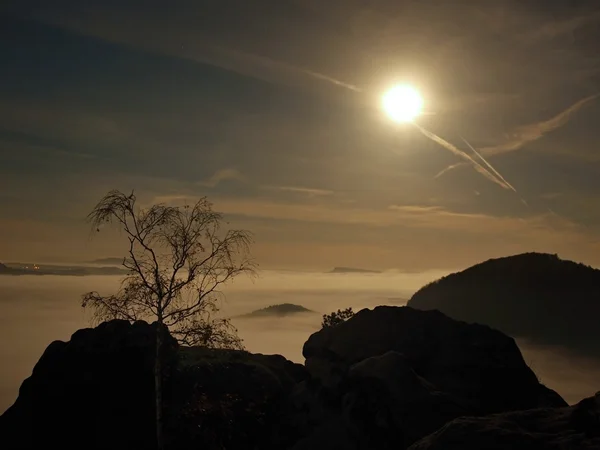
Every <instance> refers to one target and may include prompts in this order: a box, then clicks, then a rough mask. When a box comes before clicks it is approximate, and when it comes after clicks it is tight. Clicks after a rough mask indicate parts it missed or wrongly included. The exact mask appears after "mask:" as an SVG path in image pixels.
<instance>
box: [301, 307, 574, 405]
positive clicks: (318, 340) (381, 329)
mask: <svg viewBox="0 0 600 450" xmlns="http://www.w3.org/2000/svg"><path fill="white" fill-rule="evenodd" d="M389 351H393V352H397V353H400V354H402V355H403V358H404V360H405V361H406V364H408V365H409V366H410V368H411V369H412V370H413V371H414V373H415V374H416V375H418V376H419V377H421V378H423V379H424V380H426V381H427V382H428V383H430V384H431V385H432V386H434V387H435V388H436V389H437V390H439V391H441V392H445V393H448V394H452V395H454V396H456V397H458V398H461V399H463V400H465V401H467V402H469V403H470V404H471V405H472V406H473V408H474V409H475V410H477V411H479V412H480V413H482V414H490V413H494V412H504V411H510V410H518V409H530V408H536V407H539V406H564V405H566V403H565V402H564V400H562V398H560V396H559V395H558V394H556V393H555V392H554V391H551V390H549V389H547V388H545V387H544V386H543V385H541V384H540V383H539V381H538V379H537V377H536V375H535V373H534V372H533V371H532V370H531V369H530V368H529V367H528V366H527V364H526V363H525V361H524V360H523V357H522V355H521V352H520V351H519V348H518V347H517V345H516V343H515V341H514V339H512V338H510V337H508V336H506V335H505V334H503V333H501V332H499V331H497V330H494V329H491V328H489V327H487V326H483V325H477V324H467V323H464V322H459V321H456V320H453V319H450V318H449V317H447V316H445V315H444V314H442V313H440V312H439V311H419V310H415V309H412V308H409V307H393V306H379V307H377V308H375V309H373V310H369V309H364V310H362V311H360V312H358V313H357V314H355V315H354V317H353V318H351V319H350V320H348V321H346V322H344V323H341V324H339V325H337V326H334V327H330V328H325V329H322V330H320V331H318V332H316V333H314V334H313V335H312V336H310V338H309V339H308V341H307V342H306V343H305V344H304V348H303V354H304V357H305V358H306V367H307V369H308V370H309V371H310V372H311V373H312V374H313V375H314V376H315V377H317V378H320V379H321V380H323V382H324V383H325V384H326V385H335V384H336V383H337V380H338V379H341V378H342V377H343V374H344V373H345V372H346V371H347V370H348V369H349V368H350V366H352V365H353V364H356V363H358V362H360V361H363V360H365V359H367V358H371V357H373V356H379V355H383V354H385V353H387V352H389Z"/></svg>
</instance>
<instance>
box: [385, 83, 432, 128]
mask: <svg viewBox="0 0 600 450" xmlns="http://www.w3.org/2000/svg"><path fill="white" fill-rule="evenodd" d="M383 109H384V110H385V112H386V113H387V115H388V116H390V118H391V119H392V120H394V121H396V122H412V121H413V120H414V119H416V118H417V116H418V115H419V114H421V111H422V109H423V97H421V94H419V91H417V90H416V89H415V88H414V87H412V86H408V85H400V86H395V87H393V88H392V89H390V90H389V91H387V92H386V93H385V94H384V95H383Z"/></svg>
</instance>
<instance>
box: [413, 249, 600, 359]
mask: <svg viewBox="0 0 600 450" xmlns="http://www.w3.org/2000/svg"><path fill="white" fill-rule="evenodd" d="M408 306H411V307H413V308H418V309H422V310H431V309H437V310H440V311H442V312H443V313H444V314H447V315H448V316H450V317H452V318H454V319H458V320H464V321H467V322H476V323H483V324H486V325H489V326H492V327H495V328H498V329H499V330H501V331H503V332H505V333H508V334H510V335H511V336H519V337H526V338H529V339H530V340H532V341H536V342H540V343H544V344H558V345H563V346H566V347H569V348H570V349H572V350H575V351H579V352H581V353H585V354H588V355H592V356H595V355H598V354H600V327H599V326H598V321H599V320H600V319H599V318H600V270H597V269H593V268H591V267H588V266H585V265H583V264H578V263H575V262H572V261H566V260H562V259H560V258H558V256H557V255H550V254H543V253H524V254H520V255H515V256H509V257H506V258H499V259H491V260H489V261H486V262H483V263H481V264H477V265H475V266H473V267H470V268H468V269H466V270H464V271H462V272H458V273H454V274H451V275H448V276H445V277H443V278H441V279H440V280H438V281H434V282H433V283H430V284H428V285H427V286H425V287H423V288H421V289H420V290H419V291H418V292H416V293H415V294H414V295H413V296H412V298H411V299H410V301H409V302H408Z"/></svg>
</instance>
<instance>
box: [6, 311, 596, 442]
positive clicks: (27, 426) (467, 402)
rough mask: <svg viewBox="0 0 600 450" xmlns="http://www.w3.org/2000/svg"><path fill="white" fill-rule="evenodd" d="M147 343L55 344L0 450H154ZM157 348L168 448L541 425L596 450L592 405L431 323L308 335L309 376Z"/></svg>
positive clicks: (417, 318)
mask: <svg viewBox="0 0 600 450" xmlns="http://www.w3.org/2000/svg"><path fill="white" fill-rule="evenodd" d="M155 334H156V327H155V326H154V325H148V324H146V323H144V322H138V323H135V324H129V323H128V322H124V321H112V322H108V323H105V324H102V325H100V326H99V327H97V328H95V329H86V330H80V331H78V332H77V333H75V334H74V335H73V337H72V338H71V340H70V341H69V342H54V343H52V344H51V345H50V346H49V347H48V349H47V350H46V352H45V353H44V355H43V356H42V358H41V359H40V361H39V362H38V364H37V365H36V367H35V368H34V370H33V374H32V376H31V377H30V378H28V379H27V380H25V381H24V382H23V385H22V387H21V390H20V392H19V398H18V399H17V401H16V402H15V404H14V405H13V406H12V407H11V408H10V409H9V410H8V411H7V412H6V413H5V414H4V415H3V416H1V417H0V439H2V441H1V442H0V445H1V447H2V448H8V449H39V448H49V447H58V448H86V449H109V448H110V449H142V450H144V449H150V450H151V449H154V448H155V439H154V436H155V428H154V415H155V410H154V379H153V362H154V348H155V347H154V337H155ZM165 341H166V345H165V353H164V355H163V357H164V360H165V362H166V364H165V370H164V373H163V380H164V392H163V394H164V399H163V400H164V409H163V411H164V430H165V442H166V448H167V449H182V450H183V449H195V448H202V449H208V450H213V449H214V450H217V449H219V450H221V449H228V450H237V449H240V450H241V449H253V450H271V449H272V450H275V449H278V450H279V449H294V450H303V449H307V450H319V449H327V450H329V449H348V450H352V449H355V450H363V449H364V450H367V449H368V450H378V449H382V450H383V449H394V450H402V449H406V448H408V447H409V446H411V445H413V448H418V449H421V448H436V449H437V448H444V449H446V448H449V449H451V448H461V449H462V448H465V449H469V448H486V449H493V448H503V449H504V448H519V447H518V445H521V444H520V443H521V442H522V441H525V442H529V441H527V438H526V437H525V434H527V433H530V434H531V433H534V434H535V433H538V431H536V430H541V431H539V433H545V432H546V431H544V430H548V429H549V428H548V429H546V428H543V427H544V426H545V425H544V424H549V425H548V426H549V427H551V428H552V430H554V431H552V433H554V435H555V437H556V440H553V439H554V438H552V439H550V438H548V439H547V440H539V442H541V443H542V444H540V445H542V446H541V447H539V448H541V449H558V448H593V447H590V446H589V445H592V444H594V445H595V443H596V441H595V440H594V439H596V438H595V437H594V436H595V434H594V433H595V431H594V430H595V429H597V426H598V421H599V419H598V400H597V399H588V401H587V402H584V403H582V404H580V405H578V406H577V407H573V408H569V407H567V405H566V403H565V402H564V400H562V398H560V396H559V395H558V394H556V393H555V392H554V391H552V390H550V389H548V388H546V387H544V386H543V385H541V384H540V383H539V382H538V380H537V378H536V376H535V374H534V373H533V372H532V371H531V370H530V369H529V367H527V365H526V364H525V362H524V361H523V358H522V356H521V354H520V352H519V349H518V348H517V346H516V344H515V342H514V341H513V339H511V338H510V337H508V336H506V335H504V334H502V333H500V332H498V331H495V330H493V329H491V328H489V327H486V326H481V325H469V324H467V323H464V322H457V321H455V320H453V319H450V318H448V317H446V316H444V315H443V314H442V313H440V312H437V311H418V310H414V309H412V308H408V307H378V308H375V309H374V310H363V311H360V312H358V313H357V314H355V315H354V317H352V318H351V319H349V320H348V321H346V322H344V323H341V324H339V325H336V326H334V327H331V328H327V329H324V330H321V331H319V332H317V333H315V334H313V335H312V336H311V337H310V338H309V340H308V341H307V342H306V344H305V346H304V355H305V357H306V365H305V366H302V365H299V364H294V363H292V362H290V361H288V360H286V359H285V358H284V357H282V356H278V355H258V354H251V353H248V352H243V351H233V350H210V349H203V348H189V347H186V348H182V347H178V346H177V344H176V342H175V341H174V339H172V338H171V337H169V336H165ZM581 405H583V406H581ZM494 414H495V415H494ZM538 419H539V420H538ZM515 424H516V425H515ZM565 424H566V425H565ZM536 427H538V428H536ZM438 430H439V431H438ZM444 430H445V431H444ZM473 433H474V435H473V436H469V435H470V434H473ZM494 433H495V434H494ZM575 435H581V436H584V437H581V438H577V439H579V440H576V439H575V438H574V437H573V436H575ZM506 436H507V437H506ZM478 437H481V439H482V440H481V442H483V444H481V445H480V446H479V447H477V445H479V444H478V442H479V441H477V440H476V438H478ZM504 437H506V439H504ZM444 439H450V440H449V441H447V442H446V441H444ZM461 439H463V440H464V442H465V444H464V446H463V445H462V444H457V445H458V447H457V446H456V445H455V444H453V443H454V442H459V443H460V442H462V441H461ZM474 439H475V440H474ZM485 439H488V440H490V442H491V441H493V440H495V441H500V442H506V443H508V442H510V443H512V444H513V445H512V446H509V447H493V446H491V444H490V445H488V444H487V442H488V441H486V440H485ZM502 439H504V440H502ZM560 439H565V442H567V443H568V445H567V446H566V447H564V446H563V447H560V446H556V445H555V442H559V441H558V440H560ZM536 442H537V441H536ZM579 444H581V445H583V444H585V445H588V444H589V445H588V447H577V446H576V445H579ZM415 445H418V446H426V445H430V446H431V447H414V446H415ZM436 445H438V446H437V447H436ZM507 445H508V444H507ZM544 445H545V446H544ZM569 445H570V446H569ZM528 448H529V447H528ZM531 448H538V447H531Z"/></svg>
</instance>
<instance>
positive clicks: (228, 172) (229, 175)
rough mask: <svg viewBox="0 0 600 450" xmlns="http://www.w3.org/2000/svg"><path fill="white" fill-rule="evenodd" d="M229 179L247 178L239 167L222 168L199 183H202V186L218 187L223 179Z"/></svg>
mask: <svg viewBox="0 0 600 450" xmlns="http://www.w3.org/2000/svg"><path fill="white" fill-rule="evenodd" d="M228 180H237V181H244V180H245V178H244V176H243V175H242V174H241V173H240V171H239V170H237V169H231V168H229V169H221V170H217V171H216V172H215V173H214V174H213V175H212V176H211V177H209V178H207V179H206V180H203V181H200V182H199V183H198V184H200V186H206V187H210V188H214V187H217V185H218V184H220V183H222V182H223V181H228Z"/></svg>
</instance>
